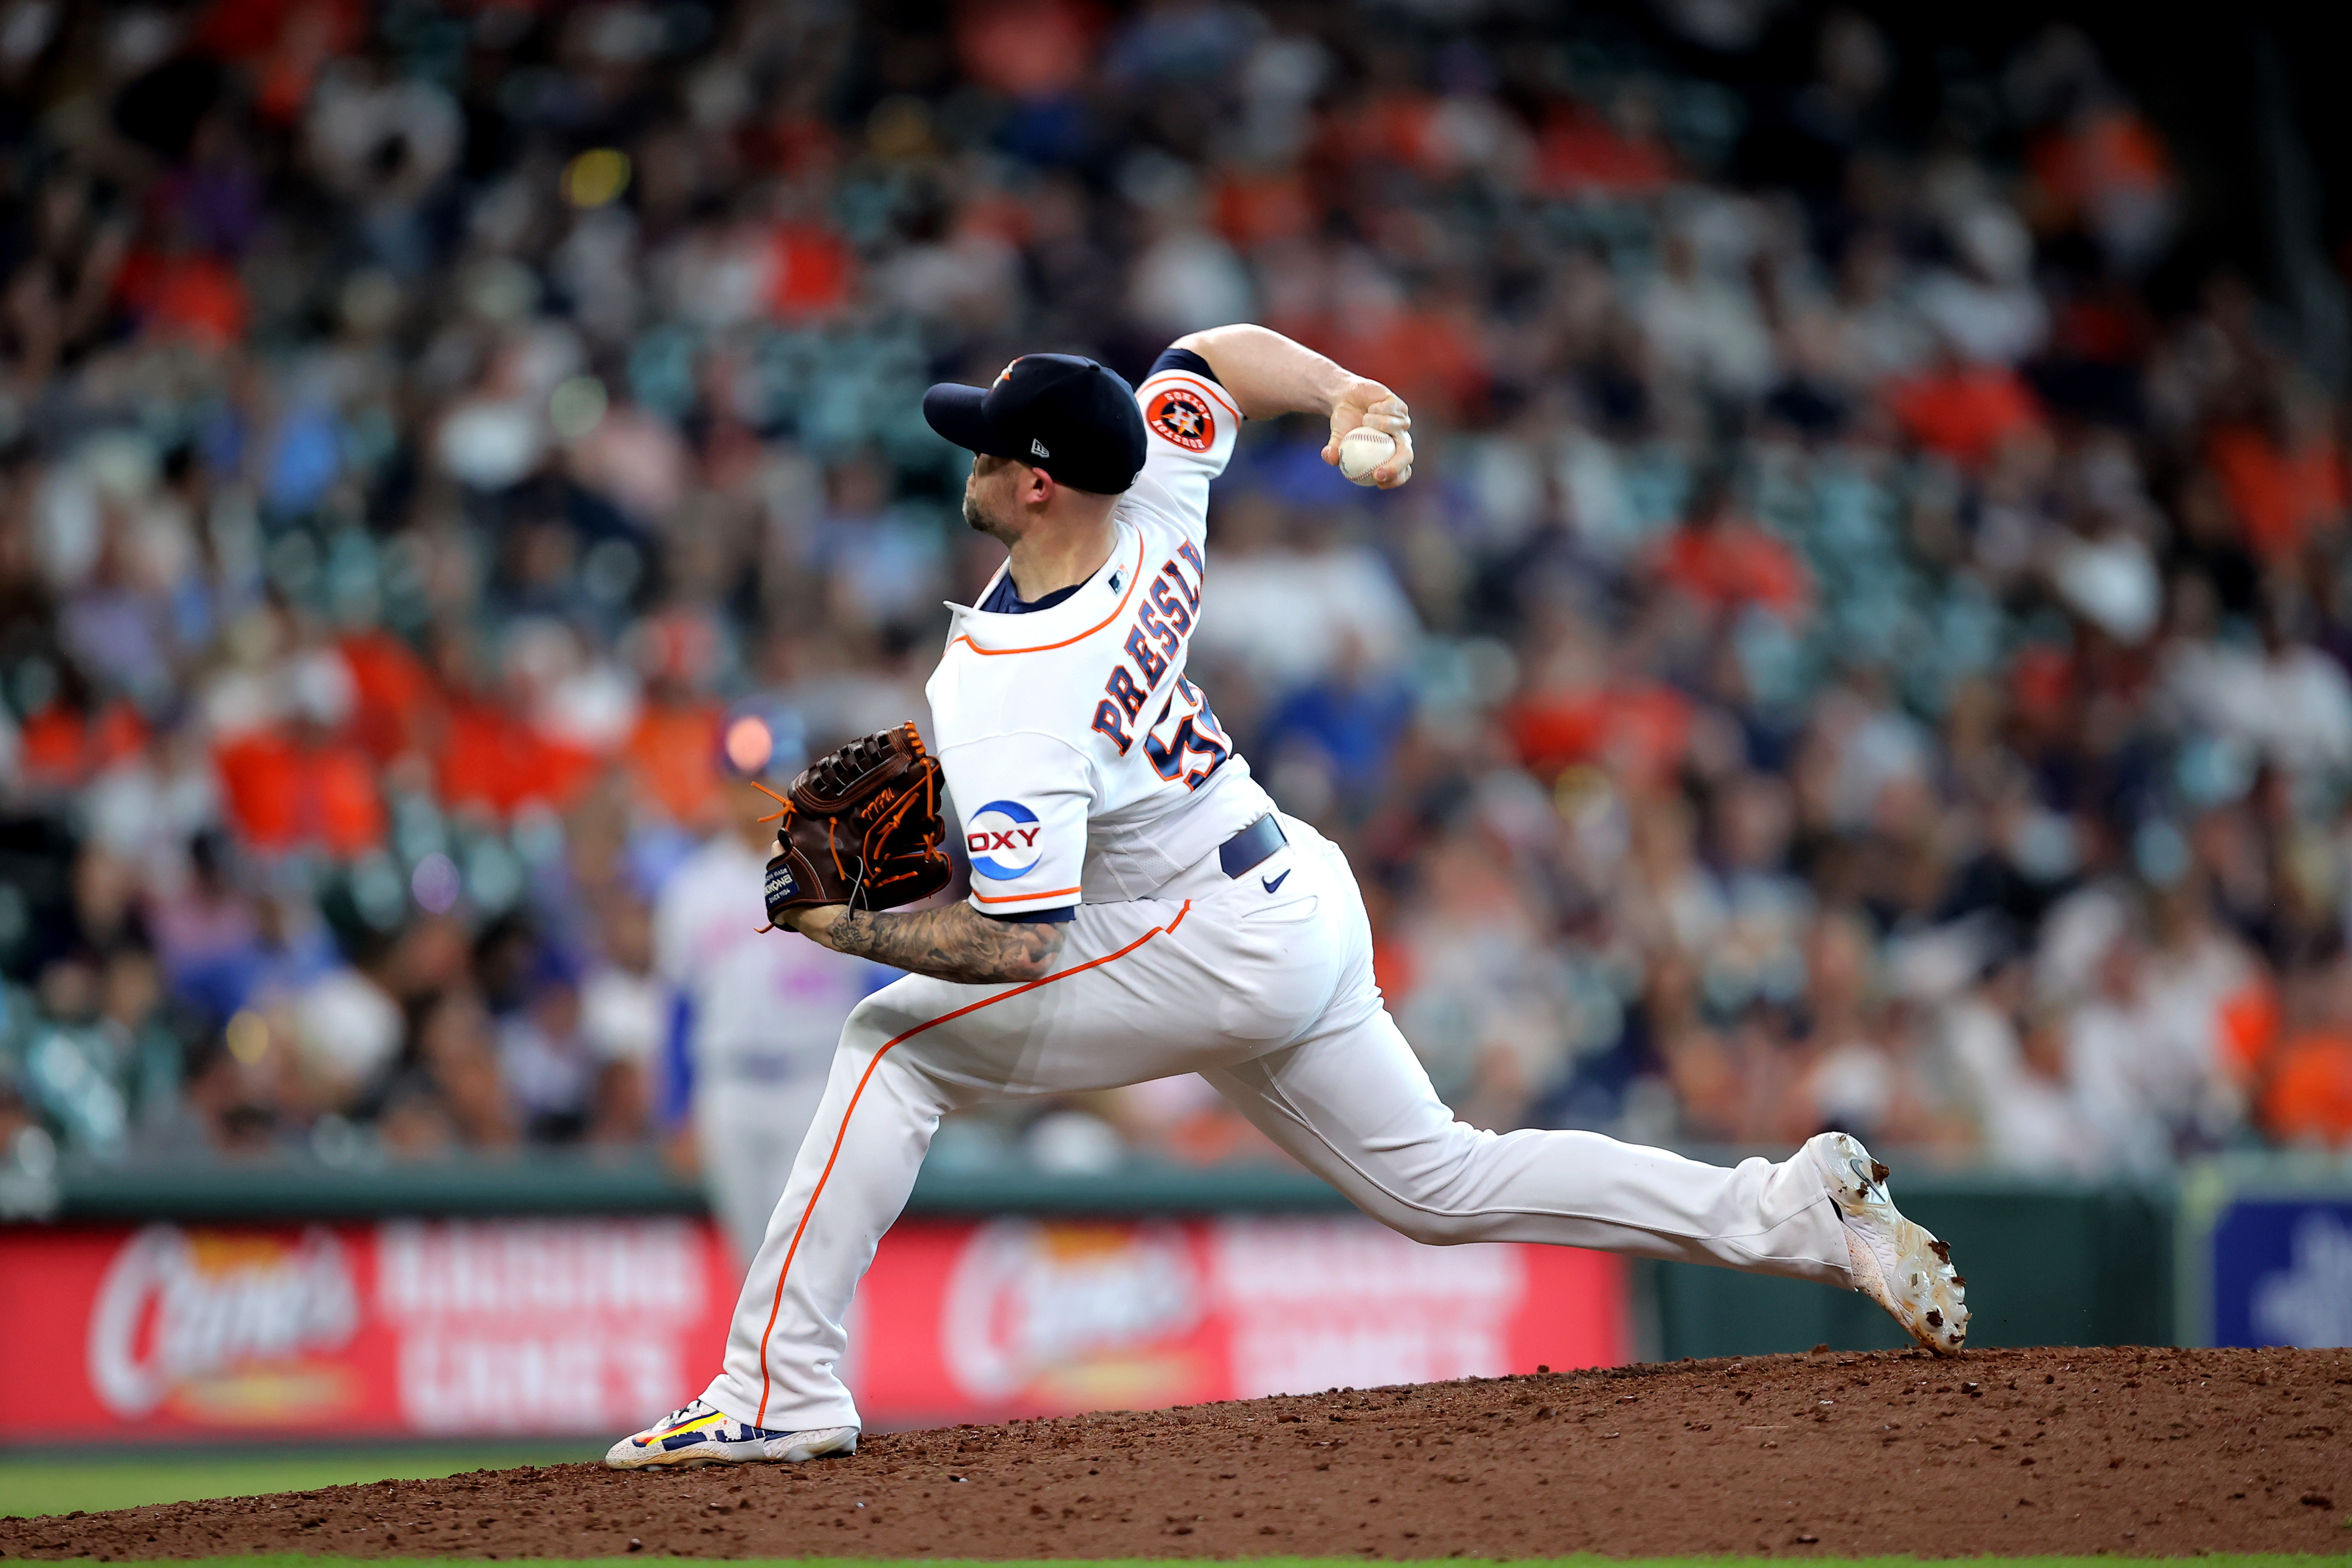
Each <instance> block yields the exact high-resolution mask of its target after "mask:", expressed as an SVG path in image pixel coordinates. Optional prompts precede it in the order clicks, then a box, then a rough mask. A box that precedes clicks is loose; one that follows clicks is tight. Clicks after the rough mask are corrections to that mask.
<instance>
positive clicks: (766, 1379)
mask: <svg viewBox="0 0 2352 1568" xmlns="http://www.w3.org/2000/svg"><path fill="white" fill-rule="evenodd" d="M1190 913H1192V900H1190V899H1187V900H1184V907H1183V908H1181V909H1180V910H1177V911H1176V918H1175V919H1174V920H1172V921H1169V922H1168V923H1167V924H1166V925H1164V926H1153V927H1152V928H1151V929H1150V931H1145V932H1144V933H1143V934H1142V935H1141V936H1139V937H1137V938H1136V939H1135V940H1134V941H1133V942H1129V943H1128V944H1127V945H1126V946H1125V947H1122V948H1120V949H1119V950H1118V952H1107V953H1104V954H1103V955H1102V956H1101V957H1100V958H1090V959H1088V960H1087V962H1086V963H1081V964H1077V965H1076V966H1075V967H1073V968H1069V969H1065V970H1064V971H1062V972H1061V973H1059V974H1048V975H1046V976H1045V978H1044V979H1042V980H1032V981H1030V982H1029V983H1028V984H1024V985H1016V986H1014V987H1013V989H1012V990H1010V991H1000V992H998V993H997V994H995V995H993V996H983V997H982V998H981V999H980V1000H979V1001H977V1002H971V1003H967V1004H965V1005H963V1006H961V1007H959V1008H957V1009H956V1010H955V1011H954V1012H952V1013H942V1014H940V1016H938V1017H936V1018H932V1019H929V1020H928V1021H927V1022H924V1023H920V1024H918V1025H916V1026H914V1027H913V1028H911V1029H909V1030H908V1031H907V1032H906V1033H905V1034H903V1035H899V1036H898V1037H895V1038H893V1039H890V1040H887V1041H886V1042H884V1044H883V1047H882V1048H881V1049H880V1050H878V1051H876V1052H875V1053H874V1059H873V1060H872V1061H870V1062H867V1063H866V1070H865V1072H864V1073H862V1074H860V1075H859V1076H858V1079H857V1087H856V1089H854V1090H852V1091H851V1093H850V1096H849V1105H848V1108H847V1109H846V1110H843V1111H842V1113H841V1131H838V1132H836V1133H835V1134H834V1135H833V1152H831V1153H829V1154H827V1155H826V1156H825V1158H824V1171H822V1172H821V1173H818V1175H817V1179H816V1190H815V1191H814V1192H813V1193H811V1194H809V1201H808V1206H807V1207H806V1208H804V1209H803V1210H801V1223H800V1224H799V1225H798V1226H795V1227H794V1229H793V1240H792V1245H791V1246H789V1247H785V1248H784V1266H783V1267H782V1268H779V1269H778V1270H776V1299H775V1300H774V1301H773V1302H772V1303H771V1304H770V1305H769V1308H768V1326H767V1327H766V1328H764V1329H761V1331H760V1410H759V1414H757V1415H753V1416H752V1417H751V1425H752V1426H766V1425H767V1424H768V1394H769V1391H770V1383H771V1377H770V1373H769V1372H768V1339H769V1336H771V1335H772V1334H773V1333H774V1332H775V1331H776V1315H777V1314H778V1313H779V1312H781V1311H782V1310H783V1306H784V1277H785V1276H786V1275H788V1274H790V1273H791V1272H792V1271H793V1254H794V1253H796V1252H798V1251H800V1249H801V1237H803V1236H805V1235H807V1234H808V1226H809V1220H810V1218H811V1217H812V1216H813V1215H815V1213H816V1201H817V1199H819V1198H821V1197H823V1196H824V1184H825V1183H826V1182H828V1181H830V1180H832V1179H833V1167H834V1163H835V1162H836V1161H838V1160H839V1159H840V1158H841V1145H842V1144H843V1142H845V1141H846V1140H847V1139H848V1137H849V1119H850V1118H851V1117H852V1116H854V1115H856V1113H857V1102H858V1100H861V1099H862V1098H864V1096H865V1094H866V1085H867V1084H869V1083H871V1082H872V1081H873V1080H874V1069H875V1068H878V1067H880V1066H881V1065H882V1058H884V1057H887V1056H888V1055H889V1054H890V1052H891V1051H892V1050H893V1049H894V1048H895V1047H898V1046H901V1045H904V1044H905V1043H906V1042H907V1041H908V1040H911V1039H913V1038H914V1037H916V1036H917V1035H919V1034H921V1033H922V1032H923V1031H924V1030H926V1029H929V1028H935V1027H937V1026H940V1025H941V1024H947V1023H952V1022H954V1021H955V1020H956V1019H958V1018H961V1017H962V1016H964V1015H965V1014H966V1013H976V1012H978V1011H979V1010H980V1009H981V1008H982V1007H989V1006H993V1005H996V1004H997V1003H999V1002H1002V1001H1004V1000H1006V999H1007V998H1008V997H1013V996H1018V995H1021V994H1023V993H1024V992H1029V991H1034V990H1036V989H1037V987H1039V986H1040V985H1051V984H1054V982H1055V981H1056V980H1067V979H1068V978H1069V977H1070V976H1071V975H1073V974H1084V973H1086V972H1087V970H1089V969H1097V968H1100V967H1101V966H1102V965H1104V964H1106V963H1110V962H1111V960H1113V959H1115V958H1125V957H1126V956H1127V955H1128V954H1129V953H1130V952H1134V951H1135V950H1136V949H1137V948H1139V947H1141V946H1142V945H1143V944H1144V943H1145V942H1150V940H1151V939H1152V938H1153V937H1155V936H1165V935H1167V934H1168V933H1169V932H1170V931H1174V930H1175V929H1176V928H1177V927H1178V926H1180V925H1182V924H1183V923H1184V917H1185V916H1186V915H1188V914H1190Z"/></svg>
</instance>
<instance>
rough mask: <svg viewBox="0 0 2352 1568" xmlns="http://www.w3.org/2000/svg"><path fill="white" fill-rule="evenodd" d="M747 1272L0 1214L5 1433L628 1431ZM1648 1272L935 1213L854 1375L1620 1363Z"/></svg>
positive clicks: (498, 1232)
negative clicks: (1637, 1274)
mask: <svg viewBox="0 0 2352 1568" xmlns="http://www.w3.org/2000/svg"><path fill="white" fill-rule="evenodd" d="M738 1284H739V1279H738V1277H737V1272H736V1268H735V1265H734V1264H733V1262H732V1261H731V1260H730V1258H729V1257H728V1255H727V1250H726V1247H725V1245H724V1244H723V1243H722V1242H721V1240H720V1239H719V1236H718V1234H717V1232H716V1231H715V1230H713V1229H712V1228H711V1227H710V1226H709V1225H707V1224H704V1223H701V1222H699V1221H689V1220H682V1219H583V1220H448V1221H437V1220H436V1221H427V1220H390V1221H385V1222H383V1223H381V1224H375V1225H342V1226H325V1225H313V1226H217V1227H208V1226H176V1225H166V1224H157V1225H150V1226H142V1227H140V1228H136V1229H131V1228H124V1227H103V1228H101V1227H88V1228H80V1227H64V1228H36V1227H29V1226H27V1227H16V1228H10V1229H5V1230H0V1347H5V1348H4V1349H0V1357H5V1362H6V1375H5V1377H0V1442H19V1443H21V1442H41V1441H47V1440H54V1439H55V1438H56V1437H57V1436H58V1431H59V1428H58V1421H59V1419H60V1416H61V1413H66V1412H70V1413H72V1415H71V1424H72V1426H73V1428H74V1433H75V1436H77V1437H78V1438H87V1437H89V1436H100V1435H103V1434H105V1433H107V1432H109V1431H110V1430H111V1431H113V1432H118V1433H120V1434H121V1435H123V1436H137V1437H139V1438H142V1439H143V1440H150V1441H152V1440H154V1439H156V1438H163V1437H184V1438H191V1439H194V1438H201V1437H205V1436H225V1435H228V1434H240V1435H249V1434H269V1433H283V1434H295V1433H300V1432H304V1431H321V1430H328V1431H332V1432H333V1433H334V1434H335V1435H337V1436H367V1435H394V1434H399V1435H439V1436H459V1435H465V1436H487V1435H541V1436H555V1435H573V1434H577V1435H582V1436H591V1435H593V1436H604V1435H617V1434H619V1433H623V1432H626V1431H629V1430H632V1429H634V1428H635V1427H636V1426H641V1425H643V1424H644V1423H645V1422H646V1420H648V1419H650V1418H651V1417H653V1416H654V1415H659V1414H660V1413H661V1412H663V1411H665V1410H667V1409H669V1408H671V1407H672V1406H674V1405H678V1404H681V1403H683V1402H684V1401H685V1400H686V1399H688V1398H689V1397H691V1396H692V1395H693V1394H696V1393H698V1392H699V1391H700V1389H701V1387H702V1384H703V1383H704V1382H705V1381H706V1380H707V1378H708V1377H709V1373H711V1371H712V1370H713V1369H715V1368H716V1366H717V1364H718V1358H719V1349H720V1346H721V1345H722V1344H723V1342H724V1341H725V1337H726V1332H727V1322H728V1318H729V1315H730V1312H731V1310H732V1309H733V1305H734V1300H735V1295H736V1289H737V1286H738ZM1624 1297H1625V1292H1624V1279H1623V1269H1622V1265H1621V1264H1620V1263H1619V1261H1618V1260H1617V1259H1615V1258H1605V1257H1602V1256H1601V1255H1599V1254H1594V1253H1581V1252H1570V1251H1563V1250H1560V1249H1558V1248H1549V1247H1517V1246H1489V1247H1452V1248H1444V1249H1439V1248H1433V1247H1420V1246H1416V1245H1415V1244H1413V1243H1412V1242H1408V1241H1405V1240H1403V1239H1402V1238H1401V1237H1396V1236H1394V1235H1392V1234H1391V1233H1390V1232H1388V1231H1386V1230H1383V1229H1381V1227H1380V1226H1376V1225H1374V1224H1372V1223H1371V1222H1370V1221H1369V1220H1365V1219H1361V1218H1360V1217H1357V1216H1352V1215H1350V1216H1341V1217H1333V1218H1303V1217H1229V1218H1222V1219H1206V1220H1184V1221H1130V1220H1118V1221H1076V1220H1072V1221H1057V1220H1030V1219H1000V1220H993V1221H989V1222H986V1223H983V1224H973V1223H971V1222H966V1221H952V1222H950V1221H928V1220H910V1221H908V1222H905V1223H903V1224H901V1225H899V1226H898V1227H897V1228H896V1229H894V1230H893V1231H892V1232H891V1233H890V1234H889V1236H888V1237H886V1238H885V1239H884V1241H883V1244H882V1248H881V1251H880V1254H879V1255H878V1256H877V1258H876V1260H875V1265H874V1268H873V1271H872V1273H871V1274H870V1275H869V1276H868V1277H867V1279H866V1286H865V1288H864V1289H863V1290H861V1292H860V1295H859V1309H858V1321H857V1323H856V1352H855V1353H856V1360H855V1361H854V1363H853V1364H852V1365H851V1367H850V1368H849V1370H848V1375H849V1378H850V1382H851V1385H852V1387H853V1388H854V1389H855V1390H856V1394H857V1397H858V1402H859V1405H861V1406H862V1408H863V1409H864V1411H865V1414H866V1419H867V1421H868V1423H869V1424H870V1425H872V1426H877V1427H885V1426H907V1425H912V1424H918V1423H925V1422H931V1421H958V1420H980V1419H991V1418H995V1417H1001V1416H1005V1415H1042V1414H1049V1413H1055V1412H1064V1411H1076V1410H1089V1409H1101V1408H1138V1407H1144V1406H1150V1405H1177V1404H1191V1403H1195V1402H1198V1401H1202V1400H1207V1399H1220V1398H1231V1397H1236V1396H1246V1395H1249V1394H1271V1393H1278V1392H1297V1391H1306V1390H1310V1389H1320V1388H1328V1387H1332V1386H1335V1385H1354V1386H1357V1387H1368V1386H1372V1385H1375V1384H1384V1383H1406V1382H1426V1381H1430V1380H1433V1379H1438V1378H1447V1377H1460V1376H1465V1375H1470V1374H1493V1373H1502V1372H1508V1371H1528V1370H1531V1369H1532V1368H1533V1367H1535V1366H1536V1365H1537V1364H1538V1363H1549V1364H1551V1365H1553V1366H1575V1365H1590V1364H1596V1363H1611V1362H1617V1361H1622V1360H1623V1359H1624V1358H1625V1356H1626V1354H1627V1338H1628V1335H1627V1326H1626V1308H1625V1299H1624Z"/></svg>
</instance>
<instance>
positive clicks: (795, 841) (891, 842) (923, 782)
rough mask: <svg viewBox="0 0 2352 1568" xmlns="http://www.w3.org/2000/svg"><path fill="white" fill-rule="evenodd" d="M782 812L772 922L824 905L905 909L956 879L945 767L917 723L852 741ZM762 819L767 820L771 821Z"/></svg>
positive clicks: (806, 775)
mask: <svg viewBox="0 0 2352 1568" xmlns="http://www.w3.org/2000/svg"><path fill="white" fill-rule="evenodd" d="M768 793H769V795H771V796H772V797H773V798H774V799H777V800H780V801H782V803H783V806H784V809H783V810H782V812H780V813H778V814H777V817H776V821H777V826H776V846H777V848H778V850H779V853H778V854H777V856H776V858H774V859H772V860H771V861H769V862H768V877H767V889H766V890H767V899H768V919H769V921H772V923H774V924H776V925H782V924H783V923H784V922H783V921H782V915H783V914H784V912H785V911H786V910H796V909H803V908H807V907H810V906H814V905H817V904H848V905H850V906H852V907H853V908H856V909H861V910H888V909H896V908H897V907H898V905H900V904H911V903H913V902H915V901H916V900H918V899H928V898H929V897H930V896H931V895H932V894H933V893H936V892H938V891H939V890H940V889H941V888H944V887H946V886H947V885H948V880H949V879H950V877H951V876H952V875H953V874H954V871H953V868H952V867H951V866H950V863H949V860H948V856H947V851H946V850H945V849H944V848H942V847H941V845H942V843H943V842H944V840H945V839H946V837H947V820H946V817H945V816H943V815H942V814H941V812H940V764H939V760H938V759H937V758H935V757H933V756H931V755H930V754H929V752H925V751H924V750H923V738H922V737H921V736H920V735H918V734H917V733H915V727H914V725H912V724H901V725H899V726H898V728H897V729H895V730H884V731H878V732H877V733H875V734H871V735H868V736H866V738H865V739H864V740H862V741H852V742H850V743H849V744H848V745H846V746H844V747H842V748H841V750H839V751H837V752H834V753H832V754H831V755H830V756H824V757H819V758H818V759H817V760H816V761H815V762H814V763H810V764H809V765H808V766H807V767H805V768H803V769H802V770H801V774H800V776H799V777H798V778H796V779H794V780H793V787H792V789H791V791H790V792H789V793H788V794H785V795H776V794H775V792H774V791H773V790H770V791H769V792H768ZM767 820H769V819H768V818H765V817H762V818H761V821H767Z"/></svg>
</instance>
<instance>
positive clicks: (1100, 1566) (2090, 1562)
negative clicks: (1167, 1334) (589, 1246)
mask: <svg viewBox="0 0 2352 1568" xmlns="http://www.w3.org/2000/svg"><path fill="white" fill-rule="evenodd" d="M194 1561H196V1562H199V1563H236V1565H237V1568H383V1562H384V1560H383V1558H381V1557H306V1556H302V1555H300V1554H299V1553H290V1552H289V1553H286V1554H283V1555H278V1556H254V1557H235V1558H229V1557H210V1558H205V1557H200V1558H196V1559H194ZM401 1561H403V1562H404V1563H413V1564H415V1568H428V1565H431V1564H440V1563H446V1564H448V1565H449V1568H481V1560H480V1559H478V1558H465V1557H416V1558H404V1559H402V1560H401ZM501 1561H502V1562H507V1563H530V1562H534V1561H539V1560H538V1559H533V1558H528V1557H514V1558H504V1559H501ZM903 1561H904V1560H902V1559H891V1558H873V1557H766V1558H761V1557H746V1558H740V1559H736V1560H735V1562H736V1564H737V1568H895V1565H896V1564H898V1563H902V1562H903ZM1162 1561H1163V1560H1161V1559H1157V1558H1149V1557H1116V1558H1076V1557H1066V1558H1060V1559H1055V1560H1051V1561H1037V1562H1021V1561H1007V1562H995V1561H989V1562H982V1561H978V1560H974V1559H971V1558H961V1557H927V1558H924V1559H922V1560H921V1562H922V1563H923V1564H924V1568H1151V1565H1157V1564H1159V1563H1161V1562H1162ZM1246 1561H1247V1562H1248V1563H1249V1565H1250V1568H1343V1565H1344V1568H1363V1559H1362V1558H1360V1557H1252V1558H1249V1559H1247V1560H1246ZM1518 1561H1521V1562H1525V1563H1534V1564H1549V1565H1557V1568H1730V1565H1731V1564H1734V1563H1760V1562H1779V1561H1782V1559H1777V1558H1753V1557H1593V1556H1583V1557H1534V1558H1524V1559H1519V1560H1518ZM1802 1561H1803V1562H1804V1563H1807V1564H1808V1565H1809V1568H1937V1565H1938V1564H1948V1568H2115V1564H2116V1562H2117V1561H2118V1559H2116V1558H2113V1557H1958V1558H1947V1559H1928V1560H1926V1561H1923V1560H1921V1559H1919V1558H1916V1557H1808V1558H1804V1559H1802ZM644 1562H645V1558H643V1557H586V1558H579V1559H568V1560H565V1561H563V1563H562V1568H636V1565H638V1564H642V1563H644ZM1461 1563H1462V1559H1460V1558H1458V1557H1457V1558H1443V1557H1440V1558H1433V1559H1431V1560H1430V1562H1429V1563H1428V1564H1426V1565H1425V1568H1461ZM2198 1563H2199V1568H2339V1565H2343V1564H2352V1555H2331V1556H2325V1557H2314V1556H2296V1555H2290V1554H2286V1553H2278V1552H2272V1553H2262V1552H2236V1553H2231V1552H2215V1553H2214V1554H2213V1555H2211V1556H2210V1557H2201V1558H2200V1559H2198ZM114 1568H132V1564H131V1563H117V1564H115V1565H114ZM173 1568H184V1564H173ZM1386 1568H1412V1564H1410V1563H1404V1564H1388V1565H1386Z"/></svg>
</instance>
